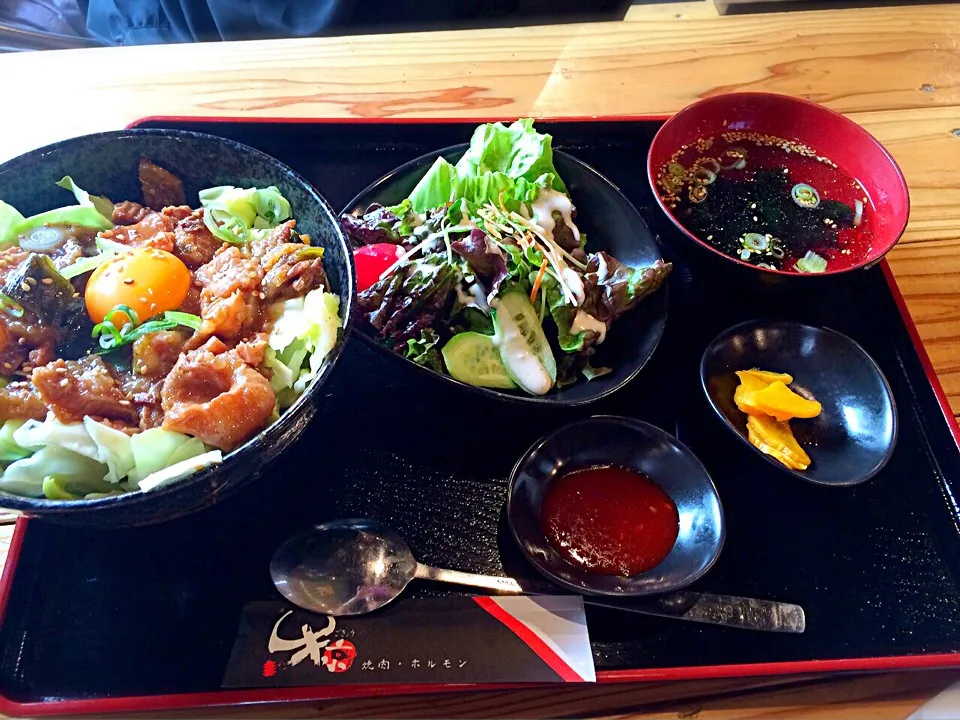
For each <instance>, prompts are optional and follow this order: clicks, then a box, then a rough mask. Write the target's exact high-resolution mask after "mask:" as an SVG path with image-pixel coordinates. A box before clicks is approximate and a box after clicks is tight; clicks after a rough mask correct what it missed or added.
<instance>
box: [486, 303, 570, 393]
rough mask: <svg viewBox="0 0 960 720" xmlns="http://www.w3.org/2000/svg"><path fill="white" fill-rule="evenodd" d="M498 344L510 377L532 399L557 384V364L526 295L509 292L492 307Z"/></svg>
mask: <svg viewBox="0 0 960 720" xmlns="http://www.w3.org/2000/svg"><path fill="white" fill-rule="evenodd" d="M491 308H492V310H493V312H492V315H493V327H494V329H495V330H496V336H495V337H496V343H497V346H498V348H499V350H500V359H501V360H502V361H503V365H504V367H505V368H506V369H507V373H508V374H509V375H510V377H511V378H513V381H514V382H515V383H517V385H519V386H520V387H521V388H523V389H524V390H526V391H527V392H528V393H530V394H532V395H544V394H546V393H547V392H548V391H549V390H550V388H552V387H553V385H554V383H555V382H556V381H557V361H556V359H555V358H554V357H553V351H552V350H551V349H550V343H549V342H548V341H547V336H546V335H544V333H543V327H542V326H541V325H540V318H539V317H537V311H536V310H534V309H533V305H531V304H530V300H529V299H527V296H526V295H525V294H524V293H523V292H519V291H508V292H506V293H504V294H503V295H501V296H500V297H499V298H498V299H497V300H495V301H494V302H493V303H492V304H491Z"/></svg>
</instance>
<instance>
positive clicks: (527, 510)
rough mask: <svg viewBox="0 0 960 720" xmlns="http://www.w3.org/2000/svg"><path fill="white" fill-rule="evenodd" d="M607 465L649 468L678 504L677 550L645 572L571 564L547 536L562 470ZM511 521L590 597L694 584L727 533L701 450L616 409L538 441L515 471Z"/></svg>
mask: <svg viewBox="0 0 960 720" xmlns="http://www.w3.org/2000/svg"><path fill="white" fill-rule="evenodd" d="M601 466H609V467H621V468H626V469H628V470H635V471H637V472H640V473H643V474H644V475H646V476H647V477H649V478H650V479H651V480H653V481H654V482H656V483H657V484H658V485H659V486H660V487H661V488H662V489H663V491H664V492H665V493H666V494H667V495H669V496H670V498H671V500H673V502H674V504H675V505H676V506H677V512H678V514H679V516H680V530H679V534H678V536H677V540H676V543H674V546H673V549H672V550H671V551H670V553H669V554H668V555H667V557H666V558H664V559H663V560H662V561H661V562H660V563H659V564H658V565H656V566H654V567H653V568H651V569H650V570H647V571H646V572H643V573H640V574H639V575H634V576H632V577H616V576H612V575H600V574H598V573H591V572H588V571H587V570H584V569H582V568H579V567H577V566H575V565H571V564H570V563H569V562H567V561H566V560H564V559H563V558H562V557H561V556H560V555H559V554H558V553H557V552H556V550H554V549H553V546H551V545H550V542H549V541H548V540H547V538H546V536H545V535H544V532H543V525H542V521H541V505H542V503H543V498H544V496H545V494H546V490H547V487H548V485H549V484H550V482H551V481H552V480H553V479H554V478H556V477H558V476H560V475H561V474H562V475H566V474H568V473H571V472H574V471H576V470H586V469H588V468H594V467H601ZM507 520H508V522H509V524H510V529H511V531H512V533H513V537H514V539H515V540H516V541H517V544H518V545H519V546H520V549H521V550H522V551H523V553H524V555H526V557H527V559H528V560H529V561H530V562H531V563H532V564H533V566H534V567H535V568H536V569H537V570H539V571H540V572H541V573H542V574H543V575H545V576H546V577H548V578H550V579H551V580H553V581H554V582H556V583H558V584H559V585H562V586H564V587H566V588H569V589H571V590H575V591H576V592H580V593H584V594H587V595H610V596H619V597H630V596H637V595H652V594H655V593H664V592H670V591H672V590H678V589H680V588H683V587H686V586H687V585H690V584H691V583H693V582H694V581H695V580H697V579H698V578H699V577H701V576H702V575H703V574H704V573H705V572H707V570H709V569H710V568H711V567H712V566H713V564H714V563H715V562H716V560H717V558H718V557H719V555H720V550H721V549H722V548H723V541H724V538H725V536H726V530H725V527H724V519H723V508H722V506H721V505H720V497H719V495H718V494H717V489H716V488H715V487H714V485H713V481H712V480H711V479H710V475H709V474H708V473H707V470H706V468H704V467H703V465H702V464H701V462H700V461H699V460H698V459H697V458H696V456H695V455H694V454H693V453H692V452H690V450H689V449H688V448H687V447H686V446H685V445H683V444H682V443H681V442H680V441H679V440H677V439H676V438H675V437H673V436H672V435H669V434H668V433H666V432H664V431H663V430H661V429H660V428H658V427H655V426H654V425H650V424H648V423H645V422H642V421H640V420H634V419H632V418H626V417H616V416H612V415H597V416H594V417H592V418H588V419H586V420H580V421H578V422H575V423H571V424H569V425H566V426H564V427H562V428H560V429H559V430H557V431H556V432H554V433H553V434H552V435H550V436H548V437H546V438H543V439H541V440H538V441H537V442H536V443H534V444H533V446H532V447H531V448H530V449H529V450H527V452H526V453H524V455H523V456H522V457H521V458H520V460H519V461H518V462H517V464H516V466H515V467H514V469H513V472H512V473H511V476H510V486H509V490H508V492H507Z"/></svg>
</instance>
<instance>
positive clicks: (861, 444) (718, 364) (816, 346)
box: [700, 320, 897, 485]
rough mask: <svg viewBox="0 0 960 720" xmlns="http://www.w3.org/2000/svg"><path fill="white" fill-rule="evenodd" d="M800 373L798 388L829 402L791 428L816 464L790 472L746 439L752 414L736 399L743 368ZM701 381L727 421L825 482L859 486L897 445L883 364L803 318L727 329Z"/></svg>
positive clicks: (705, 362) (804, 476)
mask: <svg viewBox="0 0 960 720" xmlns="http://www.w3.org/2000/svg"><path fill="white" fill-rule="evenodd" d="M751 368H759V369H761V370H770V371H773V372H785V373H789V374H790V375H792V376H793V384H792V385H791V389H793V390H794V391H796V392H798V393H799V394H801V395H803V396H805V397H808V398H809V397H813V398H815V399H816V400H817V401H818V402H820V404H821V405H822V406H823V410H822V411H821V413H820V415H819V416H818V417H816V418H812V419H810V420H800V419H797V420H791V421H790V427H791V429H792V430H793V434H794V436H795V437H796V438H797V441H798V442H799V443H800V445H801V447H803V448H804V450H806V451H807V454H808V455H809V456H810V460H811V461H812V462H811V464H810V467H809V468H807V469H806V470H803V471H799V470H791V469H790V468H788V467H787V466H786V465H784V464H783V463H781V462H779V461H778V460H775V459H774V458H772V457H770V456H769V455H766V454H764V453H762V452H760V450H758V449H757V448H755V447H754V446H753V445H751V444H750V442H749V441H748V440H747V429H746V422H747V416H746V415H745V414H744V413H743V412H741V410H740V408H738V407H737V406H736V403H734V401H733V393H734V391H735V390H736V388H737V385H738V384H739V379H738V378H737V376H736V375H735V373H736V371H737V370H749V369H751ZM700 382H701V383H702V385H703V389H704V391H705V392H706V394H707V398H708V399H709V401H710V404H711V405H712V406H713V409H714V410H715V411H716V413H717V415H719V416H720V419H721V420H723V423H724V424H725V425H726V426H727V427H728V428H729V429H730V430H731V431H733V433H734V434H735V435H736V436H737V437H738V438H740V440H741V441H743V443H744V444H745V445H747V446H748V447H750V448H751V449H752V450H754V451H755V452H756V453H757V454H758V455H760V456H761V457H763V458H764V459H765V460H767V461H768V462H771V463H773V464H774V465H775V466H776V467H778V468H779V469H780V470H783V471H784V472H788V473H790V474H791V475H793V476H795V477H798V478H800V479H801V480H806V481H808V482H812V483H816V484H818V485H856V484H858V483H862V482H865V481H866V480H869V479H870V478H872V477H873V476H874V475H876V474H877V473H878V472H880V470H882V469H883V466H884V465H886V464H887V461H888V460H889V459H890V456H891V455H892V454H893V449H894V447H895V446H896V444H897V408H896V405H895V403H894V400H893V394H892V393H891V391H890V385H889V384H888V383H887V379H886V378H885V377H884V376H883V373H882V372H881V371H880V368H879V367H878V366H877V364H876V363H875V362H874V361H873V358H871V357H870V356H869V355H867V352H866V351H865V350H864V349H863V348H862V347H860V345H858V344H857V343H856V342H854V341H853V340H851V339H850V338H848V337H847V336H846V335H842V334H840V333H838V332H836V331H835V330H829V329H827V328H821V327H813V326H811V325H803V324H801V323H796V322H786V321H783V322H764V321H761V320H751V321H749V322H745V323H741V324H740V325H735V326H734V327H732V328H729V329H727V330H724V331H723V332H722V333H720V334H719V335H718V336H717V337H715V338H714V339H713V340H712V341H711V342H710V344H709V345H708V346H707V349H706V351H705V352H704V353H703V358H702V360H701V362H700Z"/></svg>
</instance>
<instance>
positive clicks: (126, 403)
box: [120, 400, 130, 405]
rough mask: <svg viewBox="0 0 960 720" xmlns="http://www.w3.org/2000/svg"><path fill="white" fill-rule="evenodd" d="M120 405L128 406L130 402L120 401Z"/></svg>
mask: <svg viewBox="0 0 960 720" xmlns="http://www.w3.org/2000/svg"><path fill="white" fill-rule="evenodd" d="M120 404H121V405H129V404H130V401H129V400H121V401H120Z"/></svg>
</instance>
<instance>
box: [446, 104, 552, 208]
mask: <svg viewBox="0 0 960 720" xmlns="http://www.w3.org/2000/svg"><path fill="white" fill-rule="evenodd" d="M552 143H553V138H552V137H551V136H550V135H547V134H541V133H538V132H537V131H536V130H534V129H533V119H532V118H524V119H522V120H517V121H515V122H513V123H510V125H504V124H503V123H499V122H497V123H486V124H484V125H480V126H479V127H477V129H476V130H474V131H473V137H472V138H470V147H468V148H467V151H466V152H465V153H464V154H463V157H461V158H460V160H459V161H458V162H457V166H456V168H457V174H458V175H459V176H460V177H477V176H479V175H483V174H485V173H488V172H500V173H503V174H504V175H506V176H507V177H509V178H512V179H514V180H517V179H520V178H524V179H526V180H528V181H530V182H535V181H537V180H538V179H540V178H542V177H543V176H544V175H551V176H552V177H551V178H550V187H552V188H553V189H554V190H556V191H558V192H562V193H566V192H567V188H566V186H565V185H564V184H563V181H562V180H561V179H560V176H559V175H558V174H557V169H556V168H555V167H554V166H553V146H552Z"/></svg>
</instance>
